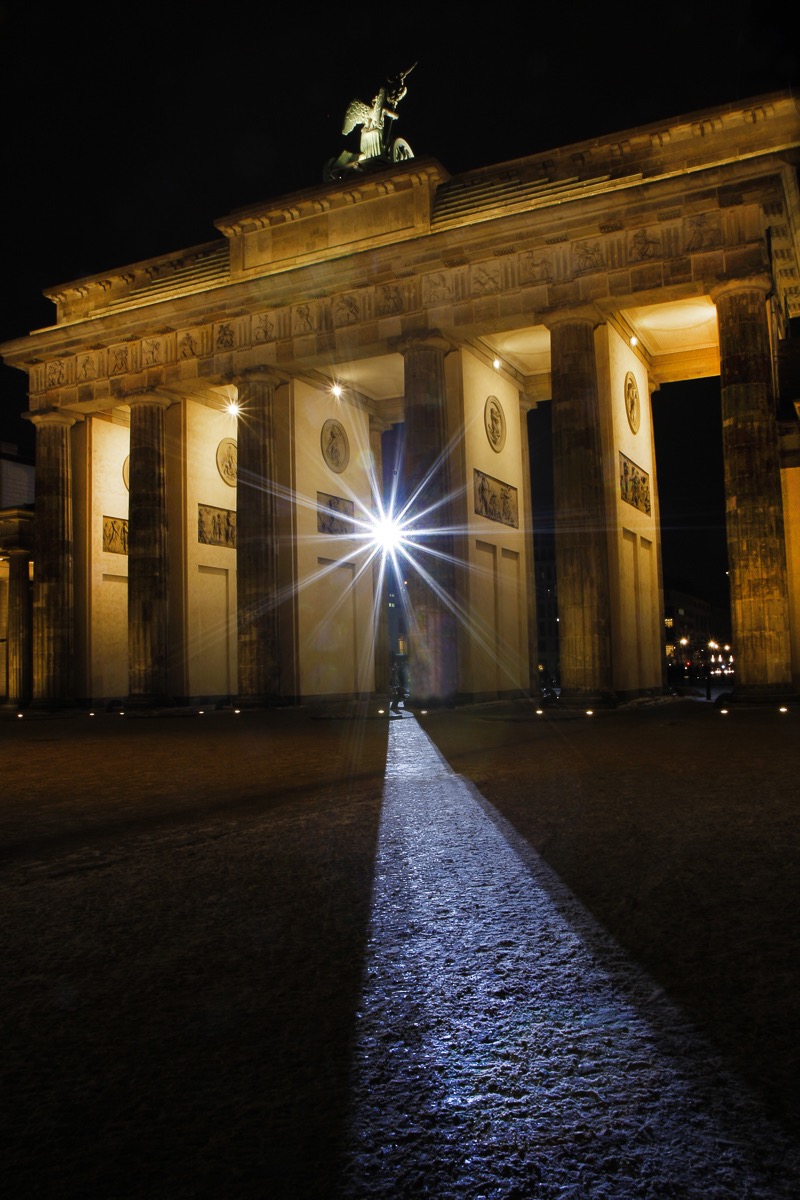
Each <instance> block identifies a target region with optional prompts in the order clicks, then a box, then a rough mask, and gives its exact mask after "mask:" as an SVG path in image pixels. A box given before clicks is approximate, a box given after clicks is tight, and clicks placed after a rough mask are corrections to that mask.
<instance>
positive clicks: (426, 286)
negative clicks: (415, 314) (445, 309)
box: [422, 271, 454, 305]
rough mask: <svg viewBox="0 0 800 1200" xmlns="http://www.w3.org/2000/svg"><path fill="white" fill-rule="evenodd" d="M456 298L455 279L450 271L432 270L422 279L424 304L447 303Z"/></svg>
mask: <svg viewBox="0 0 800 1200" xmlns="http://www.w3.org/2000/svg"><path fill="white" fill-rule="evenodd" d="M453 299H454V291H453V279H452V273H451V272H450V271H432V272H431V273H430V274H429V275H425V276H424V277H423V280H422V300H423V303H424V304H434V305H435V304H447V303H449V302H450V301H452V300H453Z"/></svg>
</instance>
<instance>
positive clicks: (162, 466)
mask: <svg viewBox="0 0 800 1200" xmlns="http://www.w3.org/2000/svg"><path fill="white" fill-rule="evenodd" d="M129 403H130V408H131V445H130V464H129V487H130V492H129V509H128V674H129V685H128V686H129V689H130V690H129V696H128V703H129V704H132V705H136V706H138V707H145V708H148V707H156V708H158V707H163V706H164V705H166V704H169V703H171V700H170V696H169V637H168V630H169V624H168V579H169V558H168V549H167V486H166V430H165V424H166V422H165V414H166V410H167V409H168V408H169V406H170V404H171V403H172V400H171V398H170V397H168V396H161V395H158V394H157V393H156V392H148V393H143V394H141V395H139V396H134V397H132V398H131V400H130V402H129Z"/></svg>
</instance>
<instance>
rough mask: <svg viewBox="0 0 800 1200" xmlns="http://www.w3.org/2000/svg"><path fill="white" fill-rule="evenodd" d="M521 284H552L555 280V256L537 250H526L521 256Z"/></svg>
mask: <svg viewBox="0 0 800 1200" xmlns="http://www.w3.org/2000/svg"><path fill="white" fill-rule="evenodd" d="M519 279H520V283H552V282H553V280H554V279H555V268H554V266H553V255H552V254H551V253H545V252H542V251H536V250H526V251H525V252H524V253H523V254H520V256H519Z"/></svg>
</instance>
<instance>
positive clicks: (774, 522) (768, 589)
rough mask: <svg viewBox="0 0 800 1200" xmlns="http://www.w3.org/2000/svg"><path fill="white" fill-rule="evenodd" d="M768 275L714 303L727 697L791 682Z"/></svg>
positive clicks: (764, 694)
mask: <svg viewBox="0 0 800 1200" xmlns="http://www.w3.org/2000/svg"><path fill="white" fill-rule="evenodd" d="M770 288H771V284H770V281H769V280H768V279H766V278H764V279H752V280H745V281H740V282H735V283H729V284H725V285H723V286H722V287H720V288H719V289H718V290H717V291H716V292H715V293H713V296H712V298H713V300H714V302H715V304H716V306H717V320H718V323H719V343H720V375H721V383H722V449H723V456H724V462H725V506H726V517H725V525H726V532H727V540H728V567H729V579H730V590H731V624H732V633H733V648H734V655H735V668H736V676H735V678H736V684H735V687H734V698H736V699H755V700H759V699H765V700H768V699H771V698H772V697H780V696H781V695H784V694H786V693H789V692H791V690H792V673H791V648H790V633H789V592H788V582H787V570H786V543H785V540H784V526H783V499H782V495H781V477H780V462H779V458H778V429H777V423H776V419H775V401H774V397H773V391H772V359H771V355H770V341H769V324H768V321H767V307H766V296H767V293H768V291H769V290H770Z"/></svg>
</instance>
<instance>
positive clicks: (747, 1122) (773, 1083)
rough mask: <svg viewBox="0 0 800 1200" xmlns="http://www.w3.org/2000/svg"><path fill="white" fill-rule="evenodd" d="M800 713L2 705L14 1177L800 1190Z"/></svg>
mask: <svg viewBox="0 0 800 1200" xmlns="http://www.w3.org/2000/svg"><path fill="white" fill-rule="evenodd" d="M332 715H338V716H339V717H340V718H342V719H313V718H314V717H317V718H321V717H322V716H328V717H330V716H332ZM798 722H800V712H797V711H795V710H793V711H791V712H789V713H788V714H785V715H782V716H781V715H778V714H777V713H776V712H774V711H772V710H769V711H768V710H766V709H759V710H755V709H739V710H733V711H732V712H731V713H729V714H728V715H727V716H723V715H722V714H721V713H720V711H719V709H718V708H715V706H714V705H711V704H706V703H703V702H698V701H694V700H682V701H679V700H670V701H664V702H661V703H654V704H650V705H638V706H629V707H626V708H624V709H620V710H617V711H616V712H613V713H599V714H597V715H596V716H595V717H592V718H586V717H584V716H582V715H578V714H566V713H559V712H558V711H557V707H554V709H551V710H547V711H546V712H545V714H544V715H543V716H541V717H537V716H536V715H535V714H534V712H533V710H532V709H531V708H530V707H528V706H522V705H520V706H507V705H486V706H479V707H475V708H470V709H464V710H458V711H455V712H452V711H451V712H439V713H432V714H429V715H421V714H420V715H419V716H418V719H415V718H414V717H412V716H411V715H408V714H407V715H405V716H403V717H402V718H399V719H393V720H391V722H390V721H389V720H388V719H386V718H380V719H360V718H358V717H356V718H350V719H345V715H344V714H330V713H328V714H322V713H310V712H306V711H304V710H292V711H290V710H282V711H278V712H273V713H242V714H240V715H239V716H235V715H234V714H233V713H231V712H230V711H223V712H215V713H209V714H206V715H204V716H203V717H198V716H196V715H191V716H190V715H185V716H182V717H177V716H172V715H170V716H167V715H164V716H161V717H157V718H140V719H133V718H120V717H118V716H115V715H111V714H106V715H103V716H99V717H98V718H96V719H94V720H93V719H91V718H89V717H88V716H86V714H77V715H75V716H73V717H71V718H67V717H61V718H52V719H51V718H46V717H39V718H33V717H26V718H25V719H24V720H22V721H17V720H16V719H13V718H11V717H9V719H7V720H4V721H0V753H1V754H2V762H3V770H2V804H0V861H2V866H3V874H2V892H3V896H2V900H3V903H2V908H1V909H0V913H1V914H2V915H1V916H0V921H2V936H3V963H4V970H3V983H2V1012H3V1016H4V1022H3V1024H4V1052H3V1065H2V1068H1V1069H0V1075H1V1077H2V1083H3V1118H2V1119H3V1129H4V1133H5V1135H6V1136H5V1141H6V1148H5V1150H4V1154H3V1175H4V1181H5V1187H6V1191H7V1194H9V1195H12V1196H14V1197H26V1198H27V1197H48V1198H50V1197H52V1198H54V1200H55V1198H62V1197H63V1198H67V1197H69V1198H75V1200H77V1198H87V1200H88V1198H92V1200H93V1198H95V1197H98V1198H103V1200H112V1198H115V1197H119V1198H122V1197H142V1198H144V1197H148V1198H150V1197H152V1198H158V1200H162V1198H163V1200H181V1198H183V1197H187V1198H188V1197H198V1198H200V1197H202V1198H205V1197H242V1198H251V1197H253V1198H263V1200H273V1198H275V1200H278V1198H281V1200H282V1198H284V1197H286V1198H287V1200H289V1198H290V1197H291V1198H293V1200H302V1198H306V1197H308V1198H315V1197H320V1198H321V1197H328V1198H331V1200H336V1198H342V1200H358V1198H360V1197H364V1198H368V1197H409V1198H411V1197H417V1196H420V1197H423V1196H431V1197H439V1198H441V1200H446V1198H448V1197H454V1198H455V1197H470V1198H474V1200H477V1198H478V1197H487V1198H489V1197H492V1198H495V1197H496V1198H500V1197H502V1198H504V1200H513V1198H516V1200H520V1198H528V1197H530V1198H531V1200H539V1198H541V1200H550V1198H551V1197H560V1198H572V1197H575V1198H577V1197H581V1198H584V1197H585V1198H592V1200H594V1198H598V1200H600V1198H602V1200H639V1198H641V1200H661V1198H668V1197H675V1198H681V1200H695V1198H696V1200H700V1198H701V1197H702V1198H703V1200H723V1198H725V1200H727V1198H728V1197H730V1200H743V1198H747V1200H783V1198H786V1200H789V1197H792V1198H794V1197H796V1196H797V1195H799V1194H800V1137H798V1134H800V1103H798V1095H797V1084H796V1080H797V1074H798V1034H797V1029H798V1028H800V1022H798V1012H797V1008H798V1005H797V994H798V974H800V972H799V971H798V961H797V933H796V931H797V929H798V916H799V915H800V914H798V907H800V905H799V903H798V896H797V877H796V868H797V863H798V857H799V856H798V825H797V820H796V811H795V810H796V804H797V796H798V788H797V780H798V777H799V776H800V738H799V737H798Z"/></svg>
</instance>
